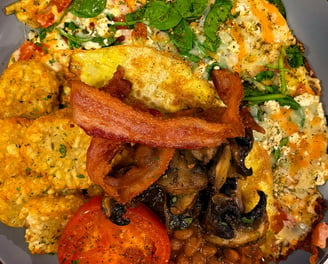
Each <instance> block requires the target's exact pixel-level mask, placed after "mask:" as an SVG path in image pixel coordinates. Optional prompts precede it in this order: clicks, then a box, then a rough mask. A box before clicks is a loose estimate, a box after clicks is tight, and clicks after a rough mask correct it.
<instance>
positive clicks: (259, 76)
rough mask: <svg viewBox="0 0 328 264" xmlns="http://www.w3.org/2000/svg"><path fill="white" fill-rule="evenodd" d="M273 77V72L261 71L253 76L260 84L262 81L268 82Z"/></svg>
mask: <svg viewBox="0 0 328 264" xmlns="http://www.w3.org/2000/svg"><path fill="white" fill-rule="evenodd" d="M274 75H275V73H274V72H273V71H263V72H260V73H258V74H257V75H256V76H255V80H256V81H258V82H262V81H263V80H270V79H272V78H273V77H274Z"/></svg>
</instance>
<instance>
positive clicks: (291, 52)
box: [286, 45, 304, 68]
mask: <svg viewBox="0 0 328 264" xmlns="http://www.w3.org/2000/svg"><path fill="white" fill-rule="evenodd" d="M286 58H287V62H288V65H289V66H290V67H292V68H297V67H299V66H302V65H303V64H304V59H303V53H302V51H301V50H300V48H299V47H298V46H297V45H291V46H289V47H287V48H286Z"/></svg>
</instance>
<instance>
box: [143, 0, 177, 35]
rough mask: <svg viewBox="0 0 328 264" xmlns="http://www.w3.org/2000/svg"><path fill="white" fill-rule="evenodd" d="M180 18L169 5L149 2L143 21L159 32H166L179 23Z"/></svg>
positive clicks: (160, 2)
mask: <svg viewBox="0 0 328 264" xmlns="http://www.w3.org/2000/svg"><path fill="white" fill-rule="evenodd" d="M181 19H182V16H181V15H180V14H179V12H178V11H177V10H176V9H175V8H173V6H172V5H171V4H168V3H164V2H162V1H154V2H149V3H148V4H147V8H146V10H145V13H144V14H143V20H144V21H146V22H148V23H149V25H150V26H152V27H154V28H157V29H159V30H168V29H170V28H173V27H175V26H176V25H178V24H179V23H180V21H181Z"/></svg>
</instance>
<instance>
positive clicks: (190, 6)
mask: <svg viewBox="0 0 328 264" xmlns="http://www.w3.org/2000/svg"><path fill="white" fill-rule="evenodd" d="M207 2H208V1H207V0H189V1H186V0H176V1H175V2H174V5H173V6H174V8H175V9H176V10H177V11H178V12H179V13H180V15H181V16H182V17H183V18H184V19H186V20H194V19H197V18H199V17H200V16H202V14H203V12H204V10H205V8H206V6H207Z"/></svg>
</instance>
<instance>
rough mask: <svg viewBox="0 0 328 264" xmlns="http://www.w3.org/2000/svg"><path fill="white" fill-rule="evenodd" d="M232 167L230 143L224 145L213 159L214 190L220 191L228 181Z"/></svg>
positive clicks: (212, 178) (212, 177)
mask: <svg viewBox="0 0 328 264" xmlns="http://www.w3.org/2000/svg"><path fill="white" fill-rule="evenodd" d="M230 167H231V150H230V146H229V145H224V146H223V147H222V150H221V151H219V152H218V153H217V155H216V156H215V158H214V159H213V165H212V168H211V170H210V174H211V181H212V184H213V189H214V192H218V191H219V190H220V189H221V187H222V186H223V184H224V183H225V182H226V180H227V177H228V173H229V169H230Z"/></svg>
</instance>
